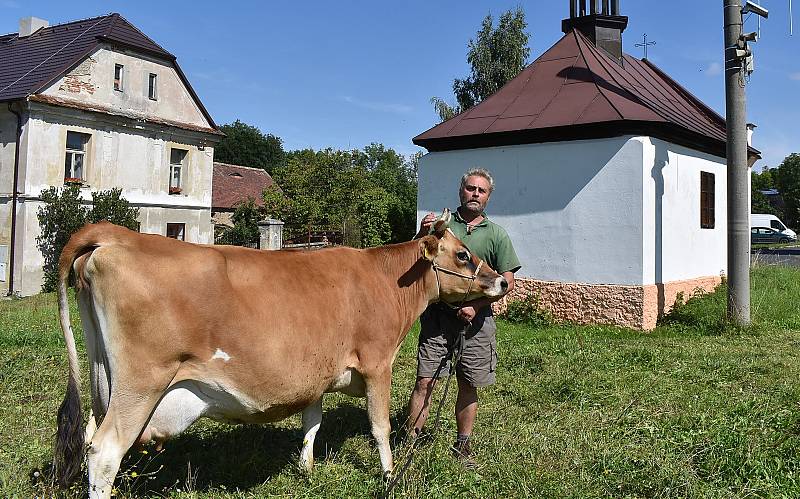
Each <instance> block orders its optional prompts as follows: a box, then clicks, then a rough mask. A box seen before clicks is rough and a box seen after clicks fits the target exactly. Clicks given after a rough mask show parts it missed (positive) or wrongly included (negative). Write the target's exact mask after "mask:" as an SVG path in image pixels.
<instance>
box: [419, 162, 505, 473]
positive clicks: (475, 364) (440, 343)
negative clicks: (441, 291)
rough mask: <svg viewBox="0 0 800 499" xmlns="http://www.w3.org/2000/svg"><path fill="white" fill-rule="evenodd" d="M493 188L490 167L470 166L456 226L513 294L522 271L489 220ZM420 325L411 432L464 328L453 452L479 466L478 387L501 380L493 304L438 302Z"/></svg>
mask: <svg viewBox="0 0 800 499" xmlns="http://www.w3.org/2000/svg"><path fill="white" fill-rule="evenodd" d="M493 189H494V180H493V179H492V176H491V174H490V173H489V172H488V171H486V170H485V169H482V168H473V169H471V170H468V171H467V172H466V173H465V174H464V175H463V177H461V187H460V189H459V199H460V201H461V206H460V207H459V208H458V209H457V210H456V212H455V213H454V216H453V219H452V221H451V222H450V229H451V230H452V231H453V233H454V234H455V235H456V236H457V237H458V238H459V239H461V240H462V241H463V242H464V244H466V245H467V247H468V248H469V249H470V251H471V252H472V253H473V254H474V255H475V256H477V257H478V258H480V259H482V260H484V261H485V262H486V263H487V264H488V265H490V266H491V267H492V268H493V269H494V270H495V271H497V272H498V273H499V274H501V275H502V276H503V277H505V279H506V281H508V291H509V292H510V291H511V290H512V289H514V272H516V271H517V270H519V269H520V264H519V260H518V259H517V255H516V253H515V252H514V247H513V245H512V244H511V239H510V238H509V237H508V234H507V233H506V231H505V230H504V229H503V228H502V227H500V226H499V225H497V224H495V223H493V222H491V221H489V219H488V218H487V217H486V214H485V213H484V209H485V208H486V204H487V203H488V202H489V197H490V196H491V194H492V190H493ZM435 220H436V215H435V214H434V213H428V214H427V215H426V216H425V218H423V219H422V223H421V224H420V229H419V232H418V233H417V235H416V237H417V238H420V237H423V236H425V235H426V234H427V233H428V232H429V230H430V227H431V225H432V224H433V222H434V221H435ZM420 324H421V331H420V338H419V347H418V350H417V382H416V384H415V386H414V390H413V391H412V392H411V399H410V400H409V403H408V413H409V422H408V430H409V433H410V434H411V435H413V436H417V435H419V433H420V431H422V427H423V426H424V425H425V420H426V419H427V417H428V412H429V410H430V398H431V394H432V393H433V388H434V386H435V385H436V379H434V377H433V376H434V374H436V371H437V369H438V368H439V366H440V365H441V364H443V363H444V366H443V368H442V369H440V370H439V377H442V376H446V375H447V374H448V373H449V372H450V359H449V358H447V353H448V351H449V349H450V347H451V346H452V345H453V342H455V341H457V340H458V335H459V334H462V332H463V334H464V344H463V351H462V353H461V357H460V360H459V361H458V364H457V365H456V379H457V380H458V397H457V400H456V407H455V414H456V425H457V427H458V436H457V438H456V442H455V444H453V448H452V450H453V454H454V455H455V456H456V457H457V458H459V459H460V460H462V462H463V463H464V464H465V465H466V466H473V465H474V462H473V461H472V458H471V452H470V436H471V435H472V429H473V426H474V424H475V416H476V414H477V412H478V391H477V388H479V387H483V386H488V385H491V384H494V382H495V373H494V370H495V366H496V363H497V342H496V338H495V331H496V326H495V322H494V318H493V317H492V307H491V302H490V301H489V300H488V299H483V298H482V299H479V300H474V301H470V302H467V303H464V304H463V305H462V306H461V308H459V309H458V310H455V311H454V310H451V309H450V308H449V307H447V306H446V305H444V304H435V305H432V306H430V307H428V309H427V310H426V311H425V312H424V313H423V314H422V317H421V318H420Z"/></svg>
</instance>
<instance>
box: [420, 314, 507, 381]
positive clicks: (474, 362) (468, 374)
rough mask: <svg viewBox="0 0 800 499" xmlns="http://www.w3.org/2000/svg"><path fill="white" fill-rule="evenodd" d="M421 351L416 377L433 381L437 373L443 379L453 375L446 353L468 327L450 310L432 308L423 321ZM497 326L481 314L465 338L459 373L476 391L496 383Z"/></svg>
mask: <svg viewBox="0 0 800 499" xmlns="http://www.w3.org/2000/svg"><path fill="white" fill-rule="evenodd" d="M420 326H421V329H420V333H419V347H418V349H417V377H418V378H432V377H433V376H434V374H436V370H437V369H439V366H440V365H441V364H442V363H444V365H443V366H442V368H441V369H440V370H439V374H438V376H437V377H439V378H441V377H444V376H447V375H448V374H449V373H450V361H451V359H450V358H447V352H448V350H449V349H450V348H451V347H452V345H453V342H455V341H456V338H457V335H458V334H460V333H461V331H463V330H464V327H465V326H466V324H465V323H464V322H463V321H462V320H461V319H459V318H458V317H456V316H455V313H454V312H453V311H451V310H445V309H442V308H441V307H440V306H439V305H432V306H430V307H428V309H427V310H425V312H423V314H422V316H421V317H420ZM496 331H497V326H496V325H495V322H494V317H492V316H491V315H490V314H488V313H483V314H481V313H479V314H478V315H477V316H476V317H475V319H474V320H473V321H472V326H470V327H469V329H468V330H467V332H466V335H465V337H464V352H463V353H462V354H461V360H460V361H459V362H458V364H456V373H457V374H458V376H459V378H461V379H463V380H465V381H466V382H467V383H469V384H470V385H472V386H474V387H476V388H477V387H481V386H488V385H492V384H494V382H495V374H494V371H495V368H496V367H497V337H496V335H495V332H496Z"/></svg>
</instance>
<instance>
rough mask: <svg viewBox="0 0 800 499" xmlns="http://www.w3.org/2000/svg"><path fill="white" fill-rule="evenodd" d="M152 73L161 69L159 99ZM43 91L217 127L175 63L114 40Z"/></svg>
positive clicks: (115, 110) (56, 99) (61, 99)
mask: <svg viewBox="0 0 800 499" xmlns="http://www.w3.org/2000/svg"><path fill="white" fill-rule="evenodd" d="M117 65H119V66H121V67H122V70H121V71H122V81H121V88H120V89H119V90H117V89H115V88H114V78H115V67H116V66H117ZM151 74H153V75H156V80H155V81H156V85H155V89H156V98H155V99H151V98H150V96H149V79H150V75H151ZM39 95H41V96H44V97H46V98H47V102H50V103H53V104H57V105H65V106H68V107H77V108H81V109H87V110H92V111H100V112H108V113H110V114H120V115H124V116H128V117H131V118H136V119H144V120H150V121H159V122H168V123H175V124H184V125H188V126H191V127H193V128H205V129H213V128H215V126H214V124H213V123H212V122H211V121H210V120H209V119H208V118H207V117H206V116H205V113H204V112H203V109H202V108H201V107H200V105H198V102H197V101H196V100H195V99H194V96H193V95H192V92H191V91H190V89H189V88H188V87H187V85H186V84H185V83H184V80H183V78H181V75H180V74H179V73H178V70H177V68H176V66H175V64H174V63H171V62H167V61H163V60H159V59H157V58H154V57H149V56H147V55H144V54H138V53H135V52H132V51H129V50H120V49H117V48H114V47H111V46H108V45H105V46H101V47H99V48H98V49H97V50H95V51H94V52H93V53H91V54H89V55H87V56H86V57H85V58H84V59H83V60H82V61H81V62H80V63H78V64H77V65H75V66H74V67H73V68H71V69H70V70H69V71H68V72H66V74H64V75H63V76H62V77H60V78H58V79H56V80H55V81H54V82H53V83H51V84H50V85H49V86H48V87H47V88H45V89H43V90H42V92H40V94H39ZM33 100H41V99H37V98H35V97H34V98H33Z"/></svg>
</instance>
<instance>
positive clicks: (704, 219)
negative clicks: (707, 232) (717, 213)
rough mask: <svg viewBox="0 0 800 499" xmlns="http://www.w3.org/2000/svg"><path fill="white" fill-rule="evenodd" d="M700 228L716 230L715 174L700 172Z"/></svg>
mask: <svg viewBox="0 0 800 499" xmlns="http://www.w3.org/2000/svg"><path fill="white" fill-rule="evenodd" d="M700 228H702V229H713V228H714V174H713V173H709V172H700Z"/></svg>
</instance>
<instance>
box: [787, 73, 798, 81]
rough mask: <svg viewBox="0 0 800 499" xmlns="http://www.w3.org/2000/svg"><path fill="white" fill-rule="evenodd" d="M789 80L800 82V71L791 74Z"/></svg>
mask: <svg viewBox="0 0 800 499" xmlns="http://www.w3.org/2000/svg"><path fill="white" fill-rule="evenodd" d="M789 79H790V80H794V81H800V71H798V72H797V73H789Z"/></svg>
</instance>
